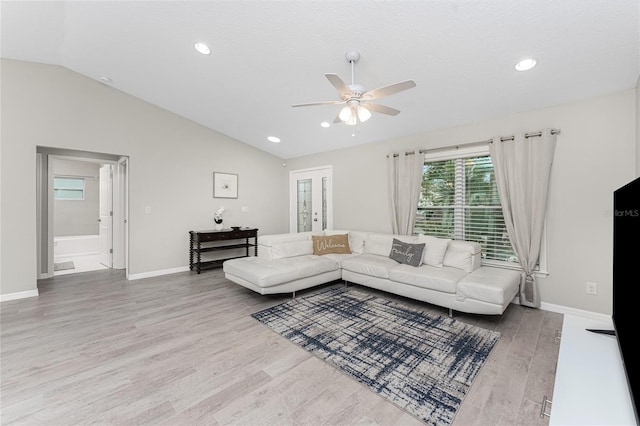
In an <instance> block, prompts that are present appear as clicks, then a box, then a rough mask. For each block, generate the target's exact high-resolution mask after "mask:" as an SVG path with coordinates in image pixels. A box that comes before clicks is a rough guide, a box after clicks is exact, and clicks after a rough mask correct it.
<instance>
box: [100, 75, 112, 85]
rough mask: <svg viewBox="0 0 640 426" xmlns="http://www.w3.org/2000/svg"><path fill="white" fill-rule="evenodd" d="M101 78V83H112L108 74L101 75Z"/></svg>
mask: <svg viewBox="0 0 640 426" xmlns="http://www.w3.org/2000/svg"><path fill="white" fill-rule="evenodd" d="M99 80H100V82H101V83H104V84H111V83H112V80H111V79H110V78H109V77H107V76H106V75H101V76H100V77H99Z"/></svg>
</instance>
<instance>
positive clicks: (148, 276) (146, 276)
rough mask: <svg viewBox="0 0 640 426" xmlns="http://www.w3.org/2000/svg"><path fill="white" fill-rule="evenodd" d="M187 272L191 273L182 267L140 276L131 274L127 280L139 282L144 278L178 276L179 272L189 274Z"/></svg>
mask: <svg viewBox="0 0 640 426" xmlns="http://www.w3.org/2000/svg"><path fill="white" fill-rule="evenodd" d="M187 271H189V267H188V266H180V267H178V268H171V269H161V270H159V271H150V272H141V273H139V274H129V275H128V276H127V279H128V280H129V281H133V280H139V279H142V278H151V277H159V276H161V275H169V274H176V273H178V272H187Z"/></svg>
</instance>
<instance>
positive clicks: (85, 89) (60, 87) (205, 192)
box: [0, 59, 288, 296]
mask: <svg viewBox="0 0 640 426" xmlns="http://www.w3.org/2000/svg"><path fill="white" fill-rule="evenodd" d="M1 67H2V69H1V86H2V92H1V102H2V104H1V108H2V126H1V133H0V137H1V140H2V148H1V149H2V156H1V158H0V161H1V164H0V165H1V167H0V176H1V177H0V183H1V187H0V188H1V191H0V193H1V199H0V210H1V212H0V216H1V218H2V223H1V224H0V234H1V235H2V239H1V243H0V253H1V254H2V258H1V259H0V296H1V295H7V294H11V293H19V292H29V291H33V290H35V289H36V288H37V283H36V256H35V252H36V172H35V170H36V146H47V147H56V148H65V149H75V150H83V151H93V152H102V153H108V154H117V155H127V156H129V159H130V161H129V164H130V175H129V185H130V186H129V189H130V205H129V208H130V217H129V227H130V242H129V247H130V262H129V266H130V268H129V271H130V273H132V274H140V273H146V272H154V271H161V270H166V269H173V268H180V267H184V266H186V265H187V264H188V252H187V249H188V231H189V230H199V229H212V228H213V221H212V215H213V212H215V210H217V208H218V207H219V206H220V205H224V206H225V208H226V210H227V212H226V213H225V221H226V223H228V224H229V225H231V224H238V225H249V226H256V227H258V228H259V232H260V233H261V234H263V233H275V232H286V230H287V229H288V222H287V217H288V206H287V203H288V194H287V192H286V189H284V190H283V188H287V180H288V175H287V170H286V169H284V168H283V167H282V159H279V158H277V157H274V156H272V155H269V154H266V153H264V152H262V151H260V150H258V149H255V148H253V147H250V146H249V145H246V144H243V143H240V142H238V141H236V140H234V139H231V138H229V137H227V136H225V135H222V134H220V133H217V132H215V131H212V130H210V129H207V128H204V127H202V126H200V125H198V124H195V123H193V122H191V121H189V120H186V119H184V118H182V117H179V116H177V115H175V114H172V113H170V112H168V111H165V110H163V109H160V108H158V107H155V106H153V105H150V104H148V103H146V102H144V101H142V100H140V99H137V98H134V97H132V96H129V95H126V94H124V93H122V92H120V91H118V90H116V89H114V88H112V87H109V86H106V85H103V84H100V83H98V82H96V81H94V80H91V79H89V78H86V77H83V76H81V75H79V74H77V73H74V72H72V71H69V70H67V69H64V68H62V67H58V66H50V65H43V64H35V63H28V62H22V61H13V60H5V59H3V60H2V61H1ZM214 171H220V172H226V173H237V174H238V175H239V191H238V192H239V196H238V199H225V200H220V199H214V198H213V194H212V193H213V172H214ZM146 206H149V207H151V214H145V207H146ZM241 206H247V207H249V212H247V213H240V208H241Z"/></svg>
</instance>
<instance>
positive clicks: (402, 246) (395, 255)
mask: <svg viewBox="0 0 640 426" xmlns="http://www.w3.org/2000/svg"><path fill="white" fill-rule="evenodd" d="M424 246H425V244H424V243H421V244H410V243H405V242H403V241H400V240H398V239H396V238H394V239H393V243H392V244H391V252H390V253H389V258H390V259H393V260H395V261H396V262H399V263H404V264H405V265H409V266H420V265H421V264H422V252H423V251H424Z"/></svg>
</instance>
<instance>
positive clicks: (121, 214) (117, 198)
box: [36, 152, 129, 279]
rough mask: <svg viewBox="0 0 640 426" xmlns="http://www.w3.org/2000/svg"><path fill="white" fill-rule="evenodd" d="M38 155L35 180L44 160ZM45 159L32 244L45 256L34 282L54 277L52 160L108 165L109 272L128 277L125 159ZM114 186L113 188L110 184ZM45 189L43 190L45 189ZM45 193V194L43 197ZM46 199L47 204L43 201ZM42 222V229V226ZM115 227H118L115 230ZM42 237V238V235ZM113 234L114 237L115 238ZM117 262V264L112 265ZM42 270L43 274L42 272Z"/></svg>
mask: <svg viewBox="0 0 640 426" xmlns="http://www.w3.org/2000/svg"><path fill="white" fill-rule="evenodd" d="M40 154H41V153H38V154H37V165H38V169H37V171H36V176H39V175H40V174H44V173H43V170H44V164H43V163H44V159H43V157H42V155H40ZM45 154H46V158H47V160H48V161H47V167H46V173H47V179H46V182H43V180H44V179H38V182H37V185H38V188H37V193H38V194H39V197H38V202H37V206H36V208H37V214H36V216H37V217H40V219H39V221H38V222H39V223H38V235H39V238H38V240H37V244H36V246H37V247H36V250H37V253H38V255H40V254H41V253H42V254H44V253H45V252H46V262H42V265H41V264H40V262H39V267H40V268H42V269H41V270H39V272H38V279H43V278H51V277H53V276H54V273H53V272H54V271H53V258H54V256H53V247H54V246H53V238H54V229H53V228H54V220H53V214H54V204H53V160H54V159H59V160H69V161H81V162H89V163H97V164H111V165H112V166H113V176H112V192H113V223H114V225H113V226H112V232H113V238H112V244H113V266H112V268H113V269H125V273H126V275H127V277H128V274H129V259H128V257H129V227H128V224H127V222H128V219H129V211H128V210H129V209H128V206H129V179H128V175H129V163H128V158H129V157H127V156H117V157H119V159H118V160H107V159H101V158H91V157H84V156H81V155H78V156H75V155H62V154H53V153H48V152H45ZM114 182H116V183H117V184H114ZM45 188H46V189H45ZM45 191H46V193H45ZM45 197H46V200H47V201H44V198H45ZM45 222H46V224H47V225H46V227H45V226H44V223H45ZM115 224H118V226H115ZM45 228H46V236H45V235H42V234H45V232H41V231H40V230H41V229H42V231H44V230H45ZM116 232H117V234H116ZM43 245H46V250H42V248H43V247H42V246H43ZM116 260H117V261H116ZM45 267H46V270H45Z"/></svg>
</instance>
